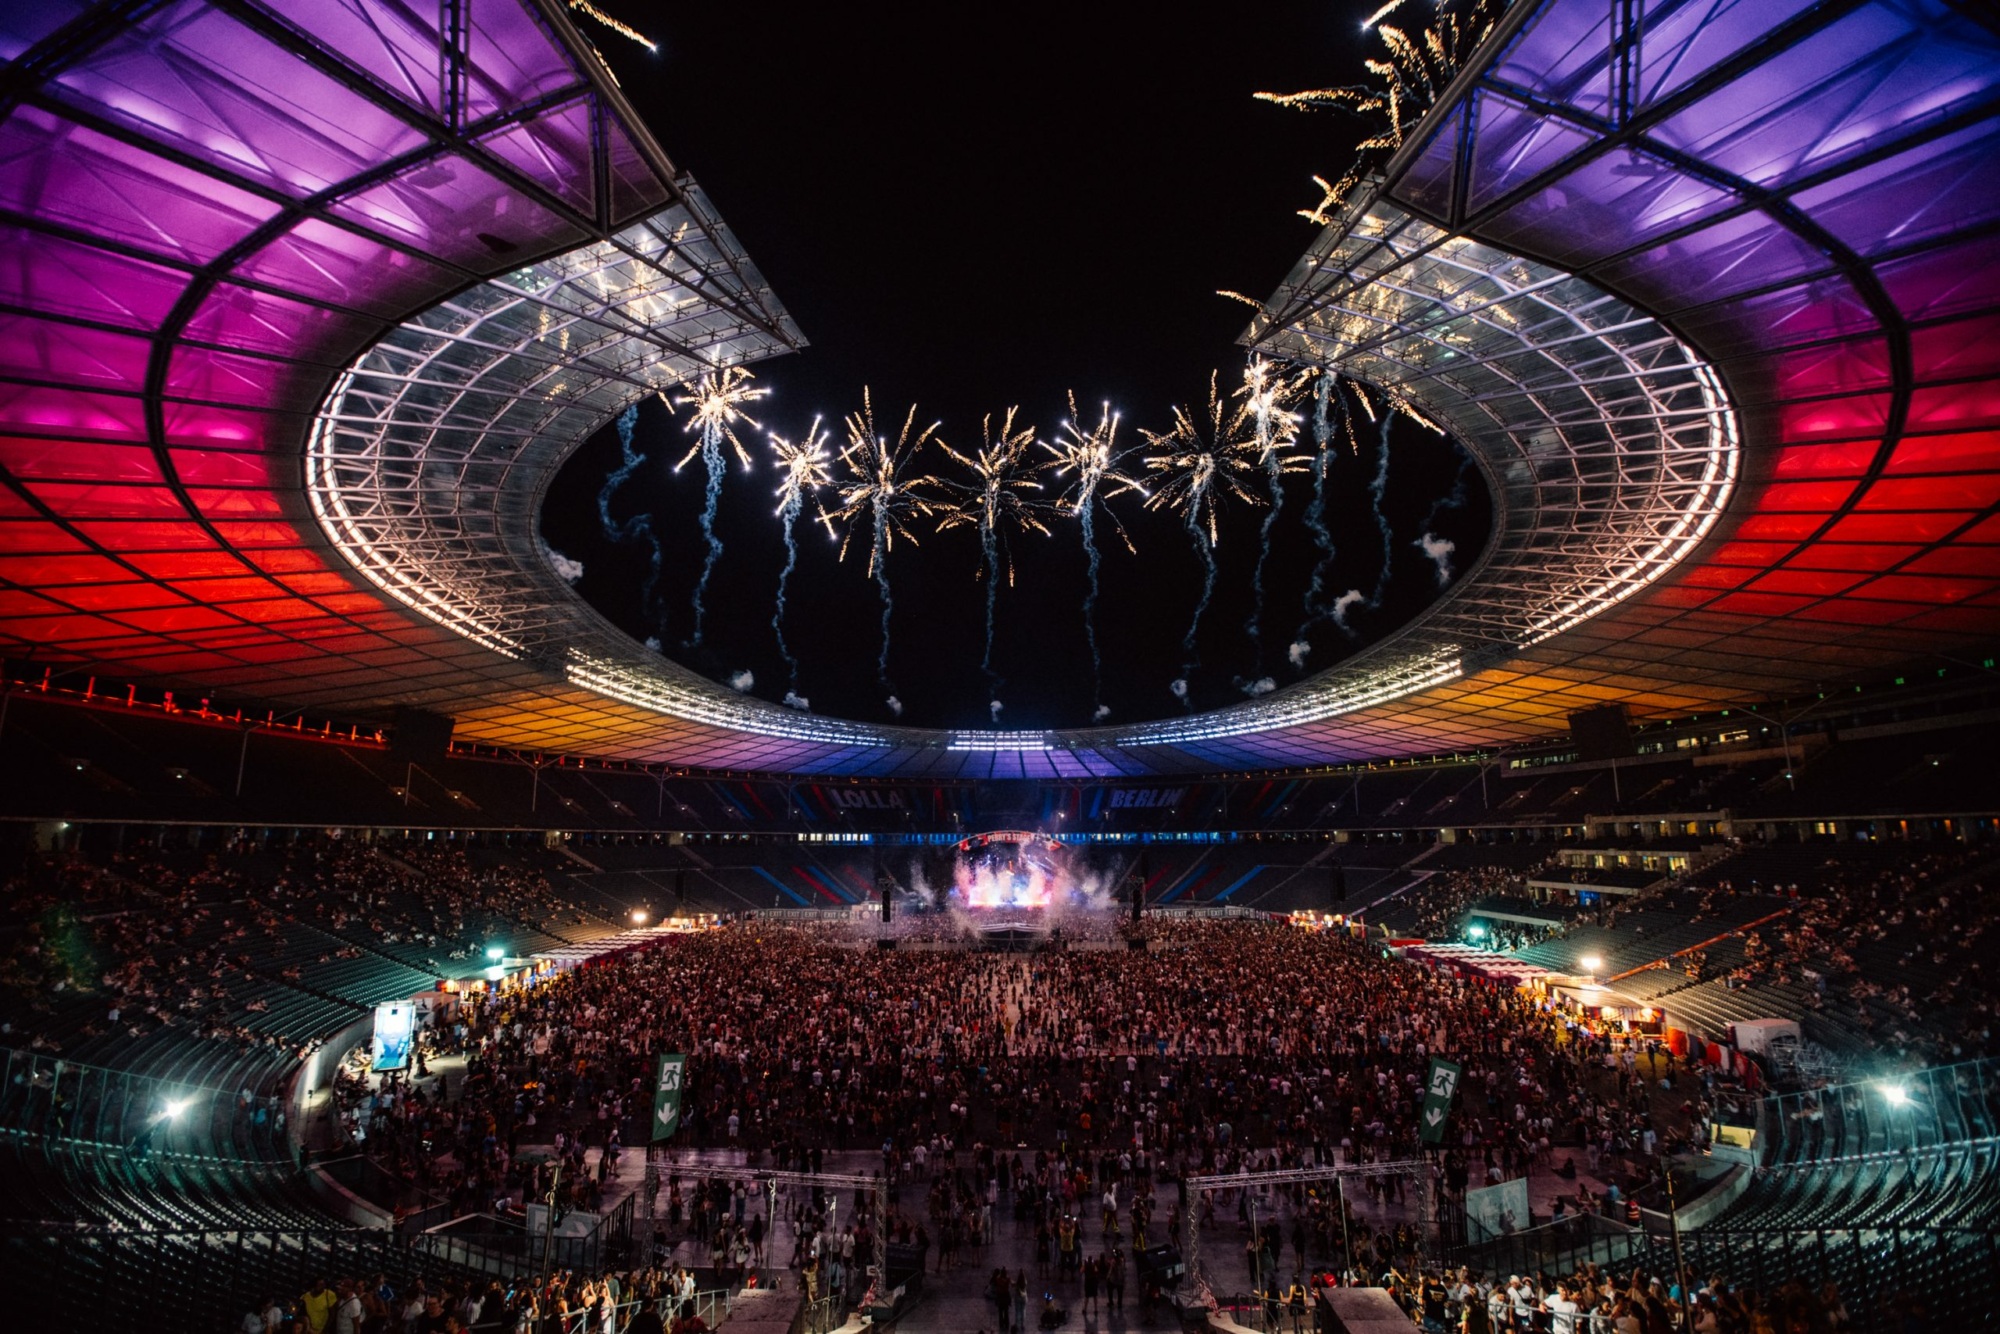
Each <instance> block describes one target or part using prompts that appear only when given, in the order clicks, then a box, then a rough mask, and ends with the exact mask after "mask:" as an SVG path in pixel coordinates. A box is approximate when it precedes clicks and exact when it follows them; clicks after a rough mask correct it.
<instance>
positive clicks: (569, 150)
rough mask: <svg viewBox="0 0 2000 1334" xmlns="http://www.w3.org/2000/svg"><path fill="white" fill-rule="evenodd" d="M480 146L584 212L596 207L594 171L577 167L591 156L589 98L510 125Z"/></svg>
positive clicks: (489, 136) (481, 142)
mask: <svg viewBox="0 0 2000 1334" xmlns="http://www.w3.org/2000/svg"><path fill="white" fill-rule="evenodd" d="M480 144H481V146H482V147H484V148H485V149H486V150H487V151H489V152H491V153H492V154H493V155H494V156H495V157H497V158H499V159H500V160H501V161H502V162H505V163H506V164H507V165H509V166H511V167H513V168H514V169H515V170H516V171H518V172H520V173H521V174H522V175H523V176H526V177H528V178H529V179H530V180H533V181H535V182H537V183H538V184H540V185H541V186H542V187H543V188H544V189H547V190H549V191H552V192H553V193H554V194H556V195H557V196H558V197H560V198H562V199H564V200H567V201H568V202H569V204H570V205H571V206H572V207H574V208H576V209H577V210H578V211H580V212H583V213H591V212H593V211H594V210H595V209H596V207H597V201H596V199H595V198H594V197H593V190H592V183H591V179H590V174H589V173H588V172H582V171H578V170H577V169H576V164H577V163H578V162H587V161H589V160H590V104H589V103H588V102H586V101H585V100H584V99H582V98H578V99H577V100H576V101H574V102H570V103H568V104H566V105H564V106H561V107H558V108H556V109H555V110H553V111H549V112H546V113H545V114H543V115H540V116H537V117H536V118H535V119H534V120H531V121H524V122H522V123H521V124H518V125H509V126H507V127H505V128H504V129H501V130H498V131H496V132H494V133H493V134H490V135H488V136H487V137H486V138H485V139H483V140H481V141H480Z"/></svg>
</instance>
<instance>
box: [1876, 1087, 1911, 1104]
mask: <svg viewBox="0 0 2000 1334" xmlns="http://www.w3.org/2000/svg"><path fill="white" fill-rule="evenodd" d="M1882 1096H1883V1097H1884V1098H1886V1099H1888V1100H1889V1105H1890V1106H1891V1107H1906V1106H1908V1105H1909V1101H1910V1090H1909V1089H1908V1088H1907V1087H1906V1086H1904V1085H1902V1084H1884V1085H1882Z"/></svg>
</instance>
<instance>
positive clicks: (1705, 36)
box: [1639, 0, 1814, 107]
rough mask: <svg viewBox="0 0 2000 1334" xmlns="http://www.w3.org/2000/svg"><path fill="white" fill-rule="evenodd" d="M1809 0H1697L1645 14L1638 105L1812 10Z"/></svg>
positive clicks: (1677, 88)
mask: <svg viewBox="0 0 2000 1334" xmlns="http://www.w3.org/2000/svg"><path fill="white" fill-rule="evenodd" d="M1813 4H1814V0H1700V3H1692V4H1681V5H1656V6H1654V9H1653V12H1651V13H1648V14H1647V15H1646V29H1645V40H1644V43H1643V48H1642V49H1643V51H1644V55H1645V59H1644V61H1643V63H1642V67H1641V74H1640V78H1639V105H1640V106H1642V107H1649V106H1652V105H1653V104H1654V103H1656V102H1658V101H1660V100H1661V99H1663V98H1667V97H1671V96H1672V95H1673V94H1675V93H1677V92H1679V91H1680V90H1681V89H1682V88H1684V87H1686V86H1687V85H1688V84H1689V83H1691V82H1692V81H1693V80H1695V79H1697V78H1699V77H1701V76H1702V75H1703V74H1705V73H1707V72H1708V71H1709V70H1710V69H1713V68H1714V67H1715V66H1716V65H1718V64H1720V63H1721V62H1722V61H1725V60H1728V59H1729V58H1731V57H1732V56H1735V55H1737V54H1739V53H1741V52H1743V51H1745V50H1748V49H1749V48H1751V47H1753V46H1755V45H1756V44H1757V43H1758V42H1760V41H1762V40H1763V39H1764V36H1765V34H1767V33H1769V32H1771V31H1772V30H1774V29H1776V28H1778V27H1779V26H1781V25H1783V24H1784V23H1786V22H1788V21H1789V20H1790V19H1792V18H1793V17H1794V16H1795V15H1798V14H1801V13H1803V12H1805V11H1806V10H1808V9H1810V8H1812V6H1813Z"/></svg>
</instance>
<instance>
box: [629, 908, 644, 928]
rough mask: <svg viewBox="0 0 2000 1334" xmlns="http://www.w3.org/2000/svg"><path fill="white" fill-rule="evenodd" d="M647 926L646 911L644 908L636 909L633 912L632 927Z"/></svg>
mask: <svg viewBox="0 0 2000 1334" xmlns="http://www.w3.org/2000/svg"><path fill="white" fill-rule="evenodd" d="M645 924H646V910H645V909H644V908H634V909H633V910H632V925H634V926H644V925H645Z"/></svg>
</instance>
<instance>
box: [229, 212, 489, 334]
mask: <svg viewBox="0 0 2000 1334" xmlns="http://www.w3.org/2000/svg"><path fill="white" fill-rule="evenodd" d="M236 271H237V272H238V273H240V274H242V275H244V276H245V277H248V278H251V279H254V280H256V281H258V282H263V283H268V284H270V285H272V286H274V287H280V288H283V289H285V290H287V291H291V292H296V293H298V294H299V295H301V296H304V297H309V298H312V299H315V300H320V301H330V302H333V303H335V304H337V305H342V306H347V307H350V308H351V309H354V310H359V311H367V312H369V313H371V314H377V315H382V316H385V317H389V318H395V317H397V316H399V315H401V314H402V313H404V312H405V311H407V310H409V309H410V308H411V307H412V306H413V305H415V304H417V303H418V302H421V301H423V300H425V299H426V298H428V297H432V296H437V295H441V294H442V293H444V292H447V291H449V290H450V289H452V288H454V287H457V286H460V285H461V284H462V283H463V282H464V279H463V277H462V276H460V275H459V274H457V273H455V272H453V271H452V270H451V269H448V268H445V267H443V266H442V265H439V264H436V263H433V262H432V261H430V260H428V259H420V258H418V257H417V256H416V255H413V254H410V253H408V252H407V251H402V250H397V249H394V248H393V247H391V246H388V245H385V244H383V243H382V242H381V241H377V240H375V239H373V238H372V237H367V236H363V235H361V234H360V233H359V232H356V231H354V230H352V229H350V228H347V227H339V226H335V225H334V224H333V223H330V222H325V221H322V220H321V219H318V218H307V219H305V220H304V221H302V222H300V223H299V224H298V225H297V226H296V227H294V228H292V229H291V231H289V232H287V233H286V234H285V235H283V236H280V237H278V238H277V239H276V240H274V241H272V242H271V244H269V245H267V246H265V247H264V248H263V249H262V250H259V251H258V252H257V253H256V254H254V255H252V256H250V257H249V258H248V259H246V260H245V261H244V262H243V263H241V264H239V265H237V266H236Z"/></svg>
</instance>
